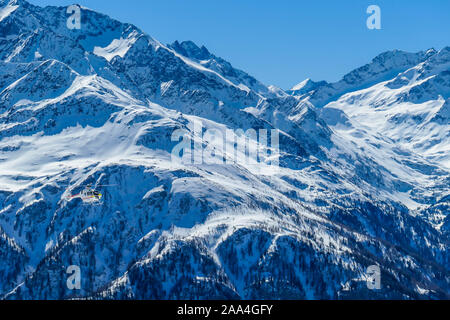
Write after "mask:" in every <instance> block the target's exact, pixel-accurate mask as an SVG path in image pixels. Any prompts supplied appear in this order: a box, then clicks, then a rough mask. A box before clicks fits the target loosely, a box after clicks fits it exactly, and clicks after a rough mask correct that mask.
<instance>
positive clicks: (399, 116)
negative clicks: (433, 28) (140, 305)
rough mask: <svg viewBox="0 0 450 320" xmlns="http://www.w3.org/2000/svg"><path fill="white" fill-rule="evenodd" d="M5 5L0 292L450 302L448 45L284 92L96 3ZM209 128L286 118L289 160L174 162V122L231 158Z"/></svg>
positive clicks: (0, 18)
mask: <svg viewBox="0 0 450 320" xmlns="http://www.w3.org/2000/svg"><path fill="white" fill-rule="evenodd" d="M0 8H1V9H0V60H1V61H0V257H1V259H0V297H1V298H3V299H71V298H94V299H117V298H120V299H127V298H133V299H212V298H250V299H346V298H368V299H370V298H386V299H387V298H399V299H415V298H423V299H432V298H447V299H448V297H449V295H448V294H449V286H450V282H449V278H448V273H449V267H448V266H449V265H450V264H449V257H448V225H449V223H448V220H449V218H448V212H449V197H448V195H449V185H450V184H449V182H450V175H449V166H448V154H449V153H448V145H449V144H448V141H449V136H448V132H449V131H450V130H449V122H448V119H449V108H448V105H449V101H448V99H449V96H448V92H449V90H448V89H449V86H448V72H449V61H450V60H449V57H448V48H446V49H443V50H441V51H432V50H430V51H427V52H422V53H418V54H409V53H403V52H399V51H394V52H388V53H385V54H382V55H380V56H379V57H377V58H375V59H374V61H373V62H372V63H371V64H369V65H367V66H364V67H362V68H360V69H357V70H355V71H353V72H351V73H350V74H349V75H348V76H346V77H344V79H343V80H342V81H341V82H338V83H336V84H327V83H324V82H320V83H313V85H311V83H309V82H308V83H305V85H307V86H306V87H307V90H306V87H305V86H301V87H299V88H297V90H292V91H289V92H287V93H285V92H282V91H281V90H274V88H273V87H266V86H265V85H263V84H262V83H260V82H259V81H257V80H256V79H254V78H253V77H251V76H250V75H248V74H247V73H245V72H243V71H241V70H237V69H235V68H233V67H232V65H231V64H230V63H228V62H227V61H225V60H223V59H221V58H220V57H217V56H215V55H213V54H212V53H210V52H209V51H208V50H207V49H206V48H204V47H201V48H200V47H198V46H197V45H195V44H194V43H192V42H181V43H180V42H175V43H174V44H171V45H168V46H165V45H163V44H161V43H159V42H158V41H157V40H155V39H153V38H151V37H150V36H148V35H147V34H145V33H143V32H142V31H141V30H139V29H138V28H136V27H134V26H133V25H129V24H122V23H120V22H118V21H115V20H113V19H110V18H109V17H107V16H105V15H102V14H100V13H97V12H94V11H91V10H89V9H86V8H81V18H82V28H81V29H80V30H76V29H75V30H69V29H68V28H67V27H66V20H67V17H68V15H67V13H66V8H64V7H46V8H40V7H37V6H33V5H31V4H29V3H27V2H26V1H23V0H14V1H4V0H2V1H0ZM303 89H304V90H303ZM199 123H201V124H202V126H203V129H210V130H216V131H220V132H223V131H224V130H225V129H233V130H237V129H243V130H247V129H251V128H253V129H256V130H258V129H266V130H278V132H279V137H280V145H279V152H276V151H274V154H272V156H273V157H277V158H278V159H279V165H280V166H279V167H278V168H277V170H273V169H274V168H272V167H270V166H267V165H266V163H264V159H263V161H261V162H260V163H259V165H258V166H257V167H256V168H255V166H254V165H250V164H248V163H246V162H245V161H234V162H232V163H223V161H222V162H221V161H206V162H203V163H195V164H190V163H183V162H176V161H172V157H171V152H172V150H173V148H174V147H175V146H176V145H177V144H178V140H176V141H172V140H173V139H172V135H173V133H174V131H175V130H179V129H182V130H184V131H185V132H186V135H187V136H188V137H189V139H190V140H191V141H193V142H194V143H196V144H200V145H201V146H203V147H204V148H203V149H204V150H205V152H204V155H203V156H204V160H205V159H206V160H211V159H212V158H215V159H216V160H217V157H213V155H214V154H215V153H217V152H219V154H220V155H221V157H223V158H230V157H231V158H232V157H233V156H234V155H233V154H231V153H229V151H228V150H225V151H224V150H223V148H222V146H223V143H222V142H221V141H220V139H215V138H214V137H206V136H204V135H203V131H202V130H200V131H198V130H195V127H196V126H198V124H199ZM233 137H234V139H235V141H238V140H237V139H242V137H239V135H234V136H233ZM248 143H249V145H250V148H251V149H257V148H261V147H262V146H261V141H257V140H255V139H252V138H251V137H250V139H249V142H248ZM238 157H243V155H242V154H241V155H238ZM260 160H261V159H260ZM266 160H267V159H266ZM88 184H92V185H94V186H99V187H98V189H99V190H100V191H101V193H102V194H103V200H102V201H101V202H100V203H97V204H86V203H83V201H81V200H80V199H75V200H72V201H68V200H67V195H68V194H75V193H77V192H80V191H81V190H82V189H83V188H84V187H85V186H86V185H88ZM102 185H104V187H102ZM71 265H76V266H79V267H80V270H81V288H80V289H79V290H70V289H69V288H68V287H67V285H66V281H67V278H68V276H69V275H68V274H67V273H66V270H67V268H68V267H69V266H71ZM370 265H379V266H380V268H381V279H382V280H381V281H382V288H381V289H380V290H369V289H367V286H366V278H367V275H366V269H367V267H368V266H370Z"/></svg>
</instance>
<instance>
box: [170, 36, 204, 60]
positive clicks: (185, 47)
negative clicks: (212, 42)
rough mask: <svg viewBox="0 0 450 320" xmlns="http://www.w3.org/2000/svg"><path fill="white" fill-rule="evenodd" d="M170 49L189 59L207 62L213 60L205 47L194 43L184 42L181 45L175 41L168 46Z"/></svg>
mask: <svg viewBox="0 0 450 320" xmlns="http://www.w3.org/2000/svg"><path fill="white" fill-rule="evenodd" d="M168 47H169V48H171V49H173V50H175V51H176V52H178V53H180V54H182V55H183V56H185V57H187V58H191V59H192V58H193V59H197V60H207V59H209V58H211V53H210V52H209V51H208V49H206V48H205V46H201V47H199V46H197V45H196V44H195V43H194V42H193V41H190V40H188V41H182V42H181V43H180V42H178V41H175V42H174V43H172V44H169V45H168Z"/></svg>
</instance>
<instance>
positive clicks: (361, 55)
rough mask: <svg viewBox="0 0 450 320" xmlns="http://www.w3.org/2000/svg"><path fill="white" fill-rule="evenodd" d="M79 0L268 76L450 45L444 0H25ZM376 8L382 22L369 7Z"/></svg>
mask: <svg viewBox="0 0 450 320" xmlns="http://www.w3.org/2000/svg"><path fill="white" fill-rule="evenodd" d="M29 1H30V2H32V3H34V4H38V5H68V4H72V3H74V2H75V3H79V4H81V5H83V6H86V7H89V8H91V9H94V10H97V11H101V12H103V13H106V14H108V15H110V16H112V17H113V18H116V19H118V20H121V21H123V22H130V23H133V24H135V25H136V26H138V27H139V28H141V29H142V30H144V31H145V32H147V33H148V34H150V35H151V36H153V37H154V38H156V39H158V40H159V41H161V42H163V43H171V42H173V41H175V40H192V41H194V42H196V43H197V44H199V45H205V46H206V47H207V48H208V49H209V50H210V51H211V52H213V53H214V54H216V55H218V56H221V57H223V58H225V59H227V60H228V61H230V62H231V63H232V64H233V65H234V66H235V67H238V68H241V69H243V70H245V71H247V72H248V73H250V74H251V75H253V76H255V77H256V78H257V79H259V80H261V81H262V82H264V83H266V84H274V85H277V86H279V87H281V88H284V89H287V88H290V87H292V86H293V85H295V84H297V83H298V82H300V81H302V80H303V79H305V78H311V79H313V80H327V81H335V80H338V79H340V78H341V77H342V76H343V75H344V74H345V73H347V72H348V71H350V70H352V69H354V68H355V67H359V66H361V65H363V64H365V63H367V62H369V61H370V60H371V59H372V58H373V57H374V56H376V55H377V54H379V53H381V52H383V51H386V50H391V49H401V50H405V51H419V50H425V49H429V48H431V47H434V48H436V49H441V48H442V47H444V46H450V1H449V0H427V1H424V0H371V1H366V0H341V1H338V0H310V1H303V0H277V1H274V0H258V1H257V0H220V1H219V0H126V1H119V0H72V1H70V0H69V1H66V0H29ZM371 4H376V5H378V6H379V7H380V8H381V14H382V17H381V19H382V20H381V21H382V30H368V29H367V27H366V20H367V17H368V16H369V15H368V14H366V9H367V7H368V6H369V5H371Z"/></svg>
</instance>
